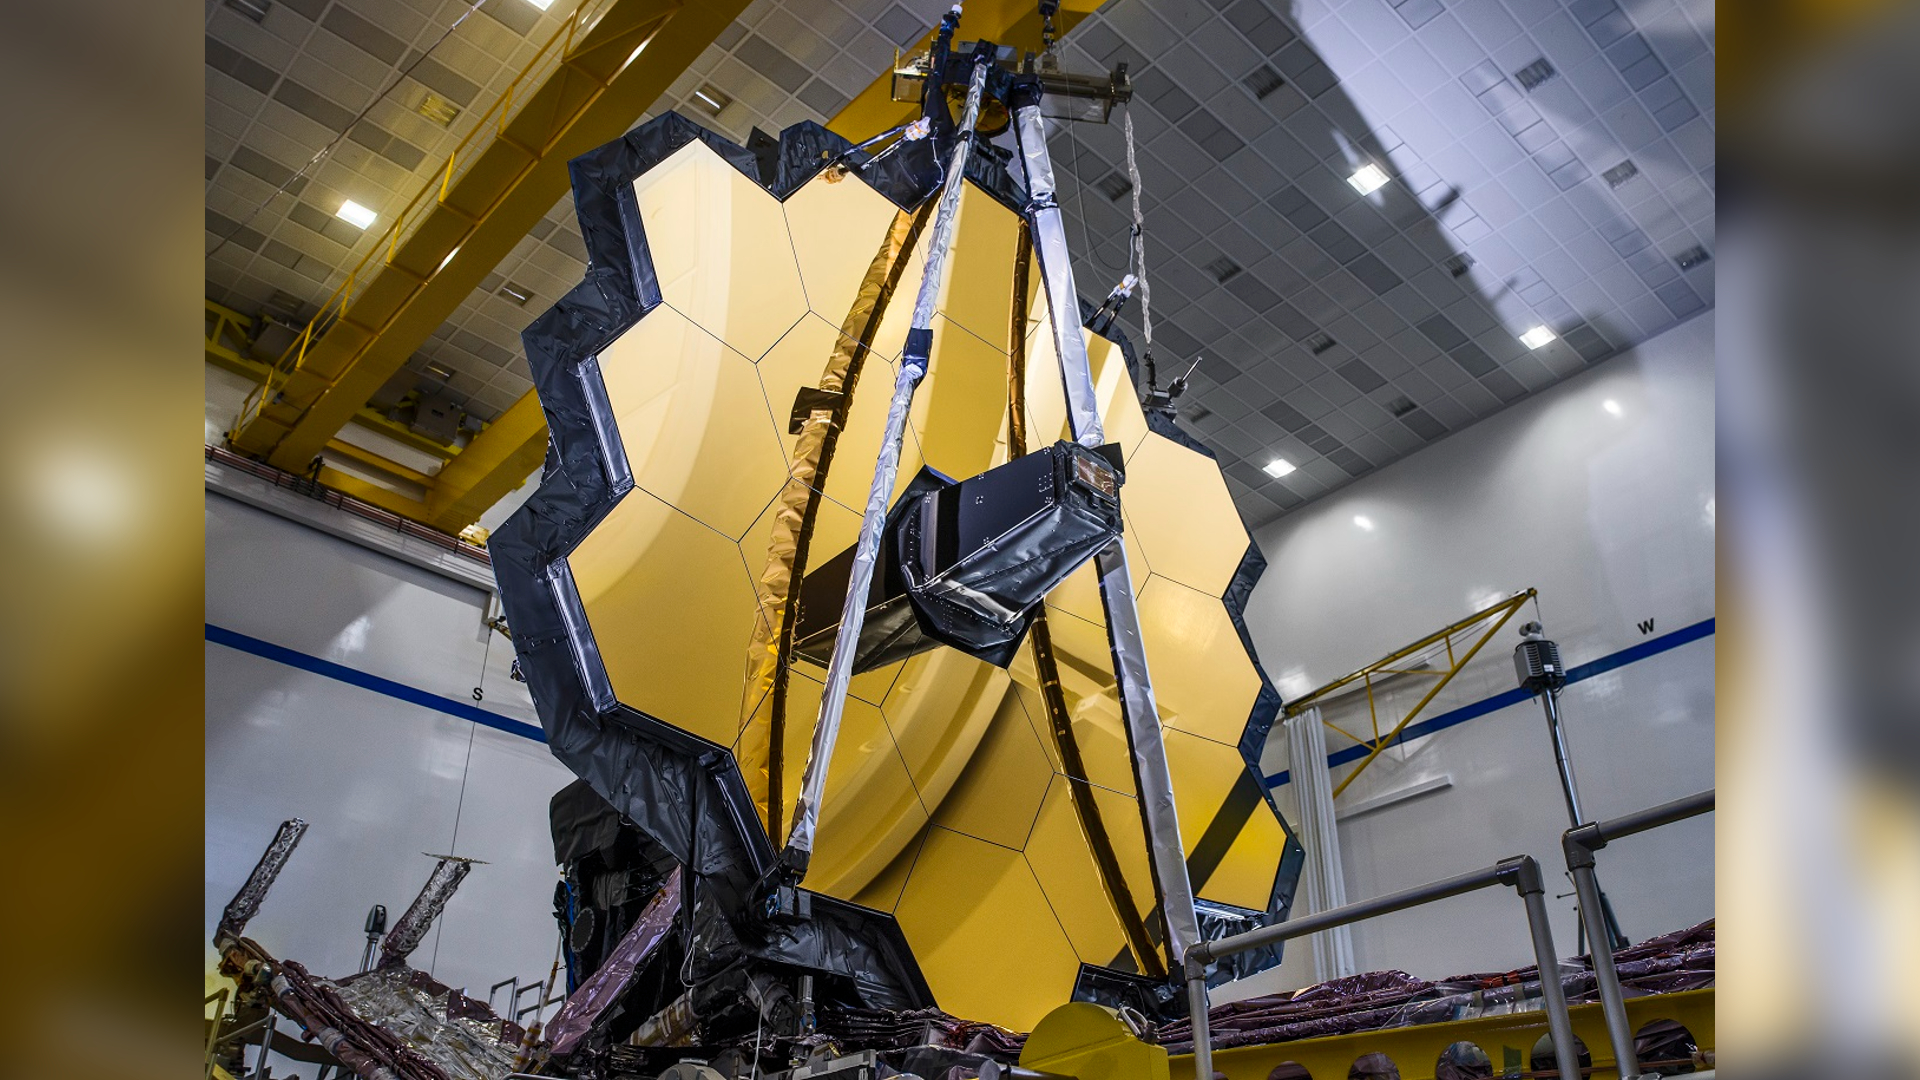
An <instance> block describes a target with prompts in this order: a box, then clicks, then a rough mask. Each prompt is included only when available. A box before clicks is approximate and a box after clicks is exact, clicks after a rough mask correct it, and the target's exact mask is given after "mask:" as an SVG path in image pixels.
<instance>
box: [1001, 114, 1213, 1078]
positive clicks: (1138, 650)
mask: <svg viewBox="0 0 1920 1080" xmlns="http://www.w3.org/2000/svg"><path fill="white" fill-rule="evenodd" d="M1014 133H1015V135H1016V137H1017V138H1018V140H1019V146H1020V164H1021V168H1022V170H1023V172H1024V174H1025V176H1026V181H1027V196H1028V202H1027V220H1028V221H1030V222H1031V223H1032V230H1033V240H1034V250H1035V251H1036V252H1038V253H1039V256H1040V280H1041V284H1042V286H1043V287H1044V288H1045V289H1046V293H1047V317H1048V321H1049V323H1050V324H1051V327H1052V329H1053V339H1054V344H1055V346H1056V347H1057V348H1058V350H1059V353H1060V377H1061V379H1062V380H1063V381H1064V382H1065V384H1066V394H1067V416H1068V420H1069V423H1070V425H1071V427H1072V431H1073V437H1074V441H1076V442H1078V443H1079V444H1080V445H1082V446H1085V447H1089V448H1097V447H1099V446H1101V445H1102V444H1103V443H1105V442H1106V432H1105V431H1104V430H1103V429H1102V426H1101V423H1100V401H1099V397H1098V395H1097V394H1096V393H1095V391H1094V386H1093V369H1092V365H1091V363H1090V362H1089V361H1088V359H1087V341H1086V338H1084V337H1082V336H1081V327H1080V299H1079V293H1078V292H1076V291H1075V289H1074V284H1073V264H1072V262H1071V261H1070V260H1069V257H1068V254H1067V234H1066V228H1065V226H1064V225H1063V224H1062V222H1061V218H1060V204H1059V203H1058V202H1056V201H1055V200H1054V190H1055V189H1054V180H1053V162H1052V159H1051V158H1049V157H1048V155H1047V133H1046V127H1045V124H1044V122H1043V121H1042V120H1041V117H1040V105H1039V102H1038V101H1037V100H1034V99H1031V98H1030V99H1029V100H1027V101H1024V102H1022V103H1020V104H1018V105H1017V106H1016V107H1015V108H1014ZM1097 561H1098V564H1099V570H1100V600H1101V603H1102V605H1103V606H1104V607H1105V609H1106V616H1107V639H1108V642H1109V644H1110V645H1111V646H1112V649H1113V673H1114V677H1115V678H1116V679H1117V680H1118V681H1119V684H1120V712H1121V715H1122V716H1123V717H1124V718H1125V720H1126V724H1127V741H1128V742H1129V743H1130V744H1131V746H1132V748H1133V775H1134V783H1135V786H1136V787H1137V788H1138V790H1139V794H1140V808H1141V812H1142V814H1143V816H1144V817H1145V819H1146V832H1147V847H1148V852H1149V854H1150V855H1151V857H1152V865H1153V873H1154V883H1155V885H1156V886H1157V887H1158V891H1159V893H1160V913H1161V916H1162V918H1163V919H1165V921H1166V924H1167V953H1168V960H1169V963H1168V965H1167V966H1168V969H1169V970H1179V968H1180V965H1181V964H1182V963H1184V962H1185V959H1186V954H1187V950H1188V949H1189V948H1191V947H1192V946H1193V944H1194V943H1195V942H1196V941H1199V940H1200V926H1199V919H1198V917H1197V916H1195V914H1194V911H1193V884H1192V882H1191V881H1189V880H1188V878H1187V857H1186V848H1185V846H1184V845H1183V844H1182V843H1181V840H1180V817H1179V814H1177V813H1176V812H1175V810H1174V804H1173V778H1172V774H1171V772H1170V770H1169V769H1168V768H1167V748H1166V743H1165V742H1164V740H1163V737H1162V735H1161V731H1160V710H1159V707H1158V706H1157V705H1156V703H1155V702H1154V697H1153V681H1152V679H1151V678H1150V677H1149V676H1148V674H1147V653H1146V648H1145V645H1144V643H1143V642H1142V640H1141V637H1140V612H1139V607H1138V605H1137V603H1136V602H1135V599H1134V595H1133V576H1132V573H1131V571H1129V570H1128V568H1127V548H1126V544H1125V543H1124V542H1121V541H1115V542H1114V544H1113V546H1112V547H1110V548H1108V549H1107V550H1106V551H1105V552H1102V553H1101V554H1100V556H1099V557H1098V560H1097ZM1201 989H1202V993H1203V994H1204V992H1205V983H1204V982H1202V983H1201ZM1201 1080H1207V1078H1206V1077H1202V1078H1201Z"/></svg>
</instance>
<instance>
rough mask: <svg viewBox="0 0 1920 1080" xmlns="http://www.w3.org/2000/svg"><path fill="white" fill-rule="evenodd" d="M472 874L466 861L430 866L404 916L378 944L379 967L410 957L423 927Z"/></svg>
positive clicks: (423, 934)
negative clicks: (424, 879) (430, 870)
mask: <svg viewBox="0 0 1920 1080" xmlns="http://www.w3.org/2000/svg"><path fill="white" fill-rule="evenodd" d="M472 872H473V863H472V862H470V861H468V860H466V859H455V858H451V857H443V858H442V859H441V860H440V861H439V862H438V863H435V864H434V867H433V873H431V874H429V875H427V883H426V885H424V886H423V887H421V889H420V895H419V896H416V897H414V898H413V903H412V904H410V905H408V907H407V911H406V914H404V915H402V916H400V920H399V921H398V922H396V923H394V924H393V929H392V930H389V931H387V938H386V940H385V941H383V942H381V943H380V966H381V967H388V966H391V965H394V964H399V963H402V962H404V961H405V960H406V958H407V957H409V956H411V955H413V950H415V949H417V948H419V947H420V942H422V941H423V940H425V939H426V936H427V928H428V927H430V926H432V925H433V920H435V919H437V918H439V917H440V912H441V911H442V910H443V909H445V908H446V906H447V901H449V900H451V899H453V894H454V892H455V891H456V890H458V889H459V888H460V883H461V882H462V881H465V880H466V879H467V875H468V874H469V873H472Z"/></svg>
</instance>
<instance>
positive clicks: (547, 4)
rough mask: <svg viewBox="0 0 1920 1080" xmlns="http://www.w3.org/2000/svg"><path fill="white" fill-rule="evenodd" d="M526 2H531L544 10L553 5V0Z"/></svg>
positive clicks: (528, 1) (531, 0) (530, 0)
mask: <svg viewBox="0 0 1920 1080" xmlns="http://www.w3.org/2000/svg"><path fill="white" fill-rule="evenodd" d="M527 3H529V4H532V5H533V6H534V7H537V8H539V9H540V10H541V11H545V10H547V9H548V8H550V7H552V6H553V0H527Z"/></svg>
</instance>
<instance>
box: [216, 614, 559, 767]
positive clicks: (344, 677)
mask: <svg viewBox="0 0 1920 1080" xmlns="http://www.w3.org/2000/svg"><path fill="white" fill-rule="evenodd" d="M206 625H207V640H208V641H211V642H213V643H214V644H215V645H224V646H226V647H227V648H229V649H237V650H239V651H240V652H243V653H251V654H252V655H254V656H258V657H260V658H261V659H263V660H272V661H273V662H275V663H277V664H285V665H287V666H288V667H295V668H299V669H300V670H302V671H310V672H312V673H314V674H315V675H323V676H325V677H327V678H329V679H334V680H337V681H339V682H343V683H347V684H348V685H350V686H358V687H360V688H361V689H362V690H371V691H373V692H374V693H376V694H384V695H386V696H387V697H390V698H396V699H398V700H400V701H404V702H406V703H407V704H409V705H418V706H420V707H421V708H423V709H432V710H433V711H435V712H440V713H445V714H447V715H448V716H457V717H459V718H460V719H462V720H470V721H472V722H473V723H476V724H481V725H484V726H486V727H490V728H493V729H494V730H495V731H504V732H506V733H508V734H510V735H518V736H520V737H521V738H523V739H532V740H533V741H535V742H540V743H544V742H546V741H547V734H546V732H544V731H542V730H540V729H539V728H538V727H535V726H534V725H532V724H528V723H526V722H524V721H520V720H515V719H514V718H513V717H511V716H504V715H502V714H500V713H497V712H490V711H488V710H486V709H482V708H480V707H479V706H477V705H473V704H470V703H468V702H465V701H460V700H458V699H455V698H450V697H441V696H440V695H439V694H429V693H427V692H426V691H425V690H420V689H417V688H415V687H411V686H408V685H406V684H405V683H397V682H394V681H393V680H392V679H383V678H381V677H380V676H378V675H370V674H368V673H367V672H364V671H361V670H360V669H358V668H350V667H348V666H346V665H345V664H336V663H334V662H333V661H331V660H322V659H321V658H320V657H318V656H310V655H308V654H307V653H303V652H300V651H299V650H297V649H289V648H287V647H286V646H284V645H275V644H274V643H273V642H271V641H262V640H260V639H259V638H257V637H251V636H249V635H246V634H242V633H240V632H239V631H237V630H228V629H226V628H225V627H221V626H215V625H213V624H212V623H208V624H206Z"/></svg>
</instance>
